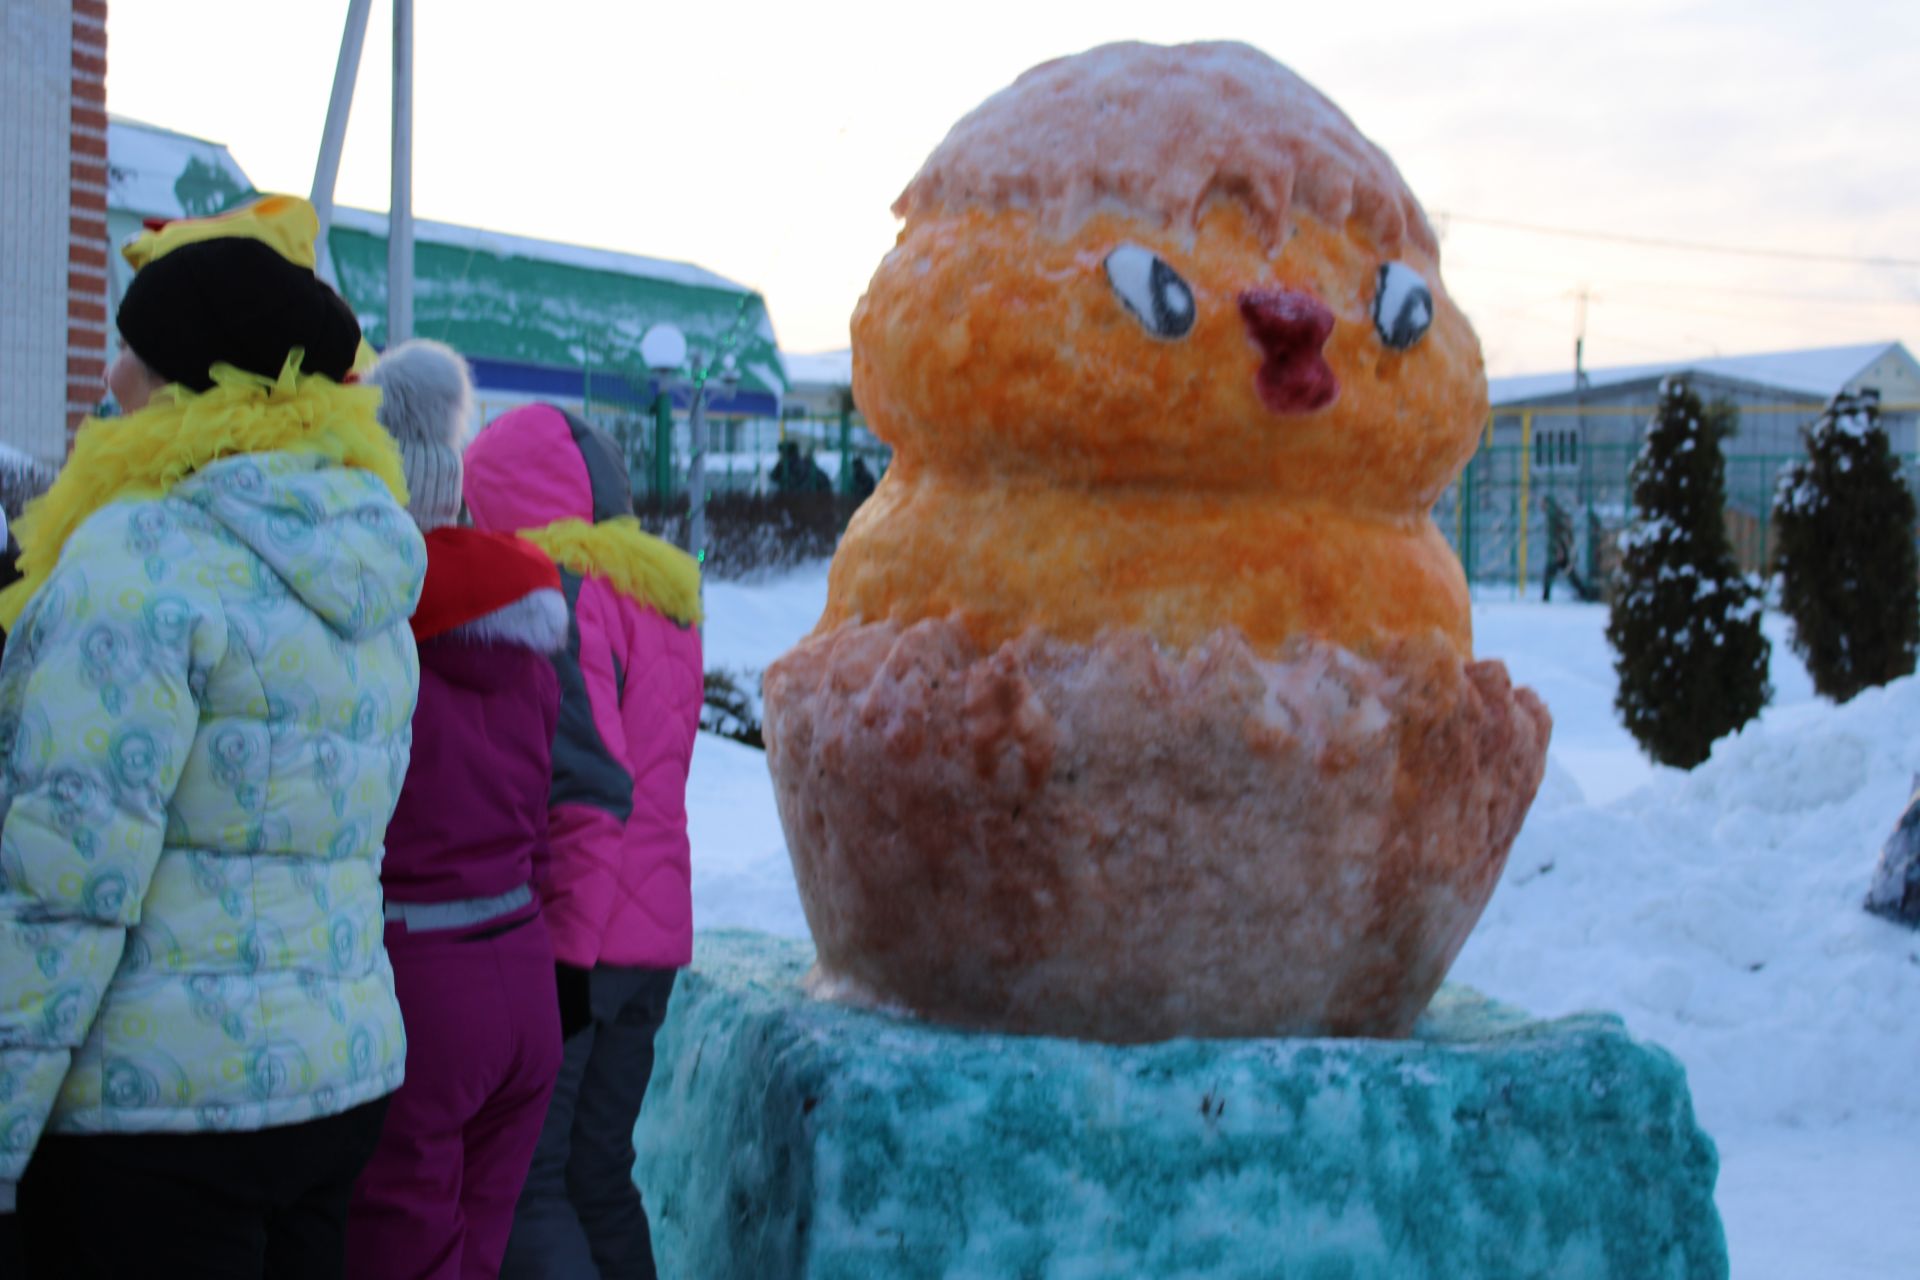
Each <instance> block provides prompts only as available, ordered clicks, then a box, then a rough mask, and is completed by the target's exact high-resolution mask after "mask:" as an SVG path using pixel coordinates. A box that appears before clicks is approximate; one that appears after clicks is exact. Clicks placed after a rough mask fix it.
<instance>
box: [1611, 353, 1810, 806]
mask: <svg viewBox="0 0 1920 1280" xmlns="http://www.w3.org/2000/svg"><path fill="white" fill-rule="evenodd" d="M1735 421H1736V419H1735V414H1734V410H1733V408H1732V406H1731V405H1716V406H1715V407H1714V408H1713V409H1712V410H1708V409H1707V408H1705V407H1704V406H1703V405H1702V404H1701V402H1700V397H1699V395H1698V394H1696V393H1695V392H1694V391H1693V389H1692V388H1691V387H1689V386H1687V385H1686V383H1685V382H1684V381H1683V380H1680V379H1674V378H1669V379H1668V380H1667V381H1666V382H1664V383H1662V384H1661V386H1660V404H1659V407H1658V408H1657V409H1656V411H1655V413H1654V416H1653V420H1652V421H1651V422H1649V423H1648V424H1647V438H1646V443H1645V444H1644V445H1643V446H1642V447H1641V450H1640V455H1639V457H1638V458H1636V459H1635V460H1634V464H1633V475H1632V481H1633V504H1634V518H1633V523H1632V524H1631V525H1630V526H1629V527H1628V528H1627V530H1626V531H1625V532H1624V533H1622V534H1621V535H1620V549H1621V552H1622V556H1621V567H1620V578H1619V581H1617V582H1616V583H1615V584H1614V592H1613V605H1612V613H1611V615H1610V616H1609V618H1608V620H1607V640H1608V642H1609V643H1610V644H1611V645H1612V646H1613V651H1614V669H1615V671H1616V672H1618V674H1619V677H1620V687H1619V690H1618V692H1617V693H1616V694H1615V695H1614V706H1615V707H1616V708H1617V709H1618V710H1619V712H1620V717H1621V719H1622V721H1623V722H1624V723H1625V724H1626V727H1627V729H1628V731H1629V732H1630V733H1632V734H1633V736H1634V738H1635V739H1637V740H1638V741H1639V743H1640V745H1641V747H1642V748H1644V749H1645V750H1646V752H1647V754H1648V755H1650V756H1652V757H1653V758H1654V759H1655V760H1658V761H1659V762H1660V763H1662V764H1669V765H1677V766H1679V767H1680V768H1683V769H1691V768H1693V766H1695V765H1697V764H1699V763H1700V762H1701V761H1703V760H1705V759H1706V758H1707V755H1708V753H1709V752H1710V751H1711V750H1712V748H1713V744H1714V742H1715V740H1716V739H1718V738H1720V737H1721V736H1722V735H1724V734H1727V733H1731V732H1732V731H1733V730H1735V729H1738V728H1739V727H1740V726H1741V725H1743V724H1745V723H1746V722H1747V721H1749V720H1751V719H1753V717H1754V716H1756V715H1758V714H1759V713H1760V709H1761V708H1762V707H1764V706H1765V705H1766V704H1767V700H1768V699H1769V698H1771V697H1772V696H1773V690H1772V688H1771V687H1770V686H1769V685H1768V683H1767V661H1768V659H1769V657H1770V656H1771V648H1770V646H1769V645H1768V643H1767V639H1766V636H1764V635H1763V634H1762V633H1761V630H1760V616H1761V613H1762V608H1763V606H1762V603H1761V596H1760V588H1759V585H1758V584H1757V583H1755V582H1752V581H1749V580H1748V579H1747V578H1745V577H1744V576H1742V575H1741V573H1740V571H1739V568H1738V566H1737V565H1736V563H1735V562H1734V558H1733V546H1732V544H1731V543H1730V542H1729V541H1728V538H1727V528H1726V476H1725V465H1724V463H1723V461H1722V459H1721V456H1720V441H1721V439H1722V438H1723V437H1725V436H1726V435H1728V434H1730V433H1731V432H1732V430H1733V427H1734V425H1735Z"/></svg>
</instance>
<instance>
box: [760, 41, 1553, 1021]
mask: <svg viewBox="0 0 1920 1280" xmlns="http://www.w3.org/2000/svg"><path fill="white" fill-rule="evenodd" d="M894 209H895V212H896V213H897V214H899V215H900V216H901V217H902V218H903V219H904V220H905V225H904V227H903V228H902V230H901V233H900V237H899V241H898V243H897V244H896V245H895V247H894V249H893V251H892V252H891V253H889V254H888V255H887V257H886V258H885V260H884V261H883V262H882V263H881V265H880V269H879V271H878V272H877V273H876V274H875V275H874V278H873V281H872V283H871V285H870V286H869V287H868V290H867V293H866V296H865V297H864V298H863V299H862V300H861V302H860V305H859V308H858V309H857V310H856V311H855V313H854V318H853V343H854V394H855V398H856V399H857V401H858V402H859V404H860V406H861V408H862V409H863V410H864V412H865V414H866V416H867V419H868V421H869V423H870V424H871V426H872V428H873V430H874V431H875V432H876V433H877V434H878V435H879V436H880V437H881V438H882V439H884V440H886V441H887V442H888V443H889V444H891V445H892V446H893V447H894V450H895V458H894V462H893V465H892V467H891V468H890V469H889V470H888V472H887V474H886V476H885V478H884V479H883V480H882V482H881V484H880V486H879V488H878V490H877V491H876V492H875V493H874V495H873V497H872V498H871V499H870V500H869V501H868V502H867V503H866V504H865V505H864V506H863V507H862V508H861V510H860V512H859V514H858V515H857V516H856V518H855V520H854V522H853V525H852V527H851V528H850V529H849V530H848V532H847V535H846V538H845V539H844V541H843V542H842V543H841V546H840V550H839V552H838V554H837V555H836V556H835V559H834V563H833V569H832V575H831V585H830V591H829V597H828V603H827V608H826V613H825V615H824V616H823V617H822V618H821V620H820V623H819V626H818V627H817V628H816V629H815V631H814V632H813V633H812V634H811V635H810V636H809V637H808V638H807V639H805V640H804V641H802V642H801V643H800V644H799V645H798V646H797V647H796V648H795V649H794V650H793V651H792V652H790V653H788V654H787V655H786V656H785V657H783V658H782V659H780V661H779V662H778V663H776V664H775V665H774V666H773V667H772V668H770V669H769V671H768V672H767V677H766V736H767V745H768V758H769V765H770V767H771V769H772V772H773V777H774V782H775V787H776V792H777V795H778V798H779V805H780V814H781V819H782V822H783V824H784V826H785V829H786V833H787V839H788V845H789V849H790V851H791V853H792V856H793V862H794V868H795V871H796V873H797V876H798V880H799V887H800V893H801V897H802V900H803V902H804V905H805V907H806V912H807V919H808V922H809V924H810V925H811V927H812V931H813V935H814V940H815V943H816V945H817V948H818V962H817V968H816V970H815V973H814V975H813V982H814V984H815V989H816V990H818V991H820V992H821V993H823V994H829V995H836V996H839V997H841V998H847V999H855V1000H861V1001H866V1002H872V1003H878V1004H886V1005H894V1006H904V1007H906V1008H909V1009H912V1010H914V1011H915V1012H917V1013H919V1014H921V1015H924V1016H926V1017H928V1018H933V1019H938V1020H942V1021H947V1022H952V1023H957V1024H960V1025H964V1026H972V1027H982V1028H995V1029H1001V1030H1009V1031H1017V1032H1033V1033H1041V1034H1051V1035H1064V1036H1075V1037H1083V1038H1093V1039H1102V1040H1110V1041H1117V1042H1132V1041H1145V1040H1156V1039H1163V1038H1167V1037H1173V1036H1267V1035H1282V1034H1333V1035H1365V1036H1401V1035H1405V1034H1406V1033H1407V1032H1408V1031H1409V1029H1410V1028H1411V1027H1412V1025H1413V1022H1414V1020H1415V1018H1416V1017H1417V1016H1418V1015H1419V1013H1420V1012H1421V1010H1422V1009H1423V1008H1424V1007H1425V1006H1426V1003H1427V1001H1428V999H1429V998H1430V997H1431V996H1432V994H1433V992H1434V990H1435V988H1436V987H1437V986H1438V985H1439V983H1440V981H1441V979H1442V978H1443V977H1444V975H1445V973H1446V971H1447V968H1448V966H1449V965H1450V964H1451V963H1452V961H1453V958H1454V956H1455V955H1456V954H1457V953H1458V951H1459V949H1460V947H1461V945H1462V944H1463V943H1464V942H1465V940H1466V937H1467V934H1468V933H1469V932H1470V931H1471V929H1472V928H1473V925H1474V922H1475V921H1476V920H1477V919H1478V918H1479V915H1480V912H1481V910H1482V909H1483V908H1484V907H1485V905H1486V901H1487V898H1488V896H1489V895H1490V894H1491V892H1492V890H1493V887H1494V883H1495V881H1496V880H1497V878H1498V876H1499V873H1500V869H1501V867H1502V865H1503V864H1504V862H1505V860H1506V855H1507V851H1508V849H1509V847H1510V846H1511V845H1512V842H1513V839H1514V836H1515V834H1516V833H1517V832H1518V830H1519V828H1520V824H1521V821H1522V819H1523V818H1524V817H1525V815H1526V812H1527V807H1528V805H1529V804H1530V803H1531V802H1532V799H1533V795H1534V792H1535V790H1536V789H1537V788H1538V786H1539V783H1540V778H1541V773H1542V769H1543V767H1544V761H1545V756H1546V748H1547V738H1548V734H1549V730H1550V720H1549V717H1548V715H1547V712H1546V709H1545V708H1544V707H1543V706H1542V705H1541V703H1540V701H1539V699H1538V698H1536V697H1535V696H1534V695H1533V693H1532V692H1531V691H1529V690H1526V689H1516V688H1514V687H1513V685H1512V684H1511V682H1510V681H1509V680H1508V677H1507V673H1506V670H1505V668H1504V667H1503V666H1502V665H1501V664H1500V663H1499V662H1497V661H1475V660H1474V658H1473V654H1472V636H1471V617H1470V613H1469V608H1468V597H1467V588H1466V581H1465V577H1464V575H1463V574H1462V572H1461V569H1460V565H1459V562H1458V561H1457V560H1456V559H1455V558H1454V556H1453V553H1452V551H1451V550H1450V549H1449V548H1448V546H1447V544H1446V543H1445V541H1444V540H1443V539H1442V538H1441V536H1440V533H1439V531H1438V530H1437V529H1436V528H1435V527H1434V524H1433V522H1432V520H1431V518H1430V515H1429V512H1430V510H1431V507H1432V505H1433V503H1434V501H1435V499H1436V498H1437V497H1438V496H1439V495H1440V493H1441V492H1442V490H1443V489H1444V488H1445V487H1446V486H1447V485H1448V484H1449V483H1450V482H1451V481H1452V480H1453V479H1454V477H1455V476H1456V475H1457V474H1458V473H1459V471H1460V468H1461V467H1462V466H1463V465H1464V464H1465V462H1466V460H1467V459H1468V457H1469V456H1470V455H1471V454H1472V452H1473V449H1474V445H1475V439H1476V436H1477V432H1478V429H1479V427H1480V424H1481V423H1482V421H1483V420H1484V418H1485V415H1486V409H1487V399H1486V378H1485V374H1484V371H1483V367H1482V363H1481V358H1480V349H1479V343H1478V341H1477V340H1476V339H1475V337H1474V334H1473V331H1472V329H1471V327H1470V326H1469V325H1468V323H1467V321H1466V319H1465V317H1464V316H1462V315H1461V313H1460V311H1459V309H1458V308H1457V307H1455V306H1454V304H1453V301H1452V299H1451V298H1449V297H1448V296H1447V292H1446V289H1445V287H1444V286H1443V284H1442V282H1441V279H1440V271H1439V257H1438V246H1437V244H1436V242H1435V239H1434V236H1433V232H1432V230H1431V228H1430V227H1429V226H1428V223H1427V220H1426V216H1425V215H1424V214H1423V213H1422V212H1421V209H1420V206H1419V205H1418V203H1417V202H1416V201H1415V200H1414V198H1413V195H1412V193H1411V192H1409V191H1408V190H1407V188H1406V185H1405V184H1404V183H1403V182H1402V181H1401V178H1400V176H1399V174H1398V172H1397V171H1396V170H1395V168H1394V166H1393V164H1392V163H1391V162H1390V161H1389V160H1388V159H1387V157H1386V156H1385V155H1384V154H1382V153H1381V152H1380V150H1379V149H1378V148H1376V147H1374V146H1373V145H1372V144H1371V143H1369V142H1368V141H1367V140H1366V139H1365V138H1364V137H1362V136H1361V135H1360V133H1359V132H1358V131H1357V130H1356V129H1355V128H1354V127H1353V125H1352V123H1351V122H1349V121H1348V120H1347V118H1346V117H1345V116H1344V115H1343V114H1342V113H1341V112H1340V111H1339V110H1338V109H1337V108H1336V107H1334V106H1333V104H1332V103H1330V102H1328V101H1327V100H1326V99H1325V98H1324V97H1322V96H1321V95H1320V94H1319V93H1318V92H1317V91H1315V90H1314V89H1313V88H1312V87H1311V86H1309V85H1308V84H1306V83H1305V82H1304V81H1302V80H1300V79H1299V78H1298V77H1297V76H1295V75H1293V74H1292V73H1291V72H1290V71H1288V70H1287V69H1286V68H1285V67H1283V66H1281V65H1280V64H1278V63H1276V62H1274V61H1273V60H1272V59H1270V58H1268V57H1267V56H1266V55H1264V54H1262V53H1260V52H1258V51H1257V50H1254V49H1251V48H1248V47H1246V46H1244V45H1237V44H1205V45H1188V46H1182V47H1176V48H1161V47H1156V46H1150V45H1140V44H1124V45H1110V46H1106V47H1103V48H1099V49H1095V50H1092V51H1090V52H1088V53H1084V54H1081V55H1079V56H1076V57H1071V58H1066V59H1062V60H1060V61H1056V62H1050V63H1047V64H1045V65H1043V66H1040V67H1036V68H1035V69H1033V70H1032V71H1029V72H1028V73H1026V74H1025V75H1023V76H1022V77H1021V78H1020V79H1019V80H1017V81H1016V82H1015V83H1014V84H1013V85H1011V86H1010V87H1009V88H1007V89H1005V90H1004V91H1002V92H1000V93H998V94H996V95H995V96H993V97H992V98H990V99H988V100H987V101H986V102H985V103H984V104H982V105H981V106H980V107H979V108H978V109H976V110H975V111H974V112H973V113H972V114H971V115H969V116H967V117H966V118H965V119H964V120H962V121H961V122H960V123H959V124H958V125H956V126H955V127H954V129H953V131H952V132H951V133H950V134H949V135H948V136H947V138H946V140H945V141H944V142H943V143H941V145H940V146H939V147H938V148H937V149H936V150H935V151H934V153H933V155H932V156H931V157H930V158H929V159H928V161H927V163H926V166H925V167H924V168H923V169H922V170H921V171H920V174H919V175H918V176H917V177H915V178H914V180H913V181H912V183H911V184H909V185H908V187H907V189H906V192H905V193H904V194H903V195H902V196H901V197H900V199H899V201H898V203H897V204H896V205H895V206H894Z"/></svg>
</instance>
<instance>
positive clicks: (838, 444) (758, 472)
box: [479, 395, 893, 502]
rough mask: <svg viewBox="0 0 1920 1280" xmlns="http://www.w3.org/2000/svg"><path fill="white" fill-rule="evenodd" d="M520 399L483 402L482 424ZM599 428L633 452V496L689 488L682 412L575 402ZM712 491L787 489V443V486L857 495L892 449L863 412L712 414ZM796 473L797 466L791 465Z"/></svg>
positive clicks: (689, 446)
mask: <svg viewBox="0 0 1920 1280" xmlns="http://www.w3.org/2000/svg"><path fill="white" fill-rule="evenodd" d="M516 403H518V402H507V401H499V402H494V401H485V400H483V401H482V402H481V404H480V405H479V416H480V421H481V422H482V423H486V422H491V421H492V420H493V419H494V418H496V417H498V416H499V415H500V414H502V413H504V412H506V411H507V410H508V409H510V408H513V407H514V405H515V404H516ZM575 407H576V409H577V410H578V411H579V412H581V413H582V415H583V416H584V417H586V418H587V419H588V420H589V421H591V422H592V423H594V425H596V426H598V427H601V428H602V429H604V430H605V431H607V432H608V433H609V434H611V435H612V436H613V438H614V439H615V440H617V441H619V443H620V447H621V449H622V451H623V452H624V453H625V454H626V457H627V468H628V474H629V478H630V480H631V482H632V487H633V494H634V497H635V498H638V499H642V500H653V501H656V502H661V501H671V500H673V499H675V498H678V497H680V496H681V495H683V494H685V493H686V491H687V474H688V471H689V469H690V468H691V466H692V462H693V434H692V428H691V426H690V424H689V423H688V421H687V415H686V413H685V412H684V411H682V412H680V413H679V414H677V415H675V416H674V417H673V418H672V419H671V421H670V422H663V421H662V420H661V419H660V418H659V417H658V415H657V410H656V406H655V405H654V404H653V403H651V402H649V403H645V404H642V403H637V402H627V401H623V400H619V399H614V398H612V397H610V396H606V395H596V396H594V397H593V398H592V399H590V400H589V401H587V403H586V404H585V405H583V406H575ZM705 430H706V436H707V454H706V462H705V472H706V483H707V492H708V493H709V494H719V493H764V492H772V491H774V490H776V489H778V488H780V487H781V483H782V482H781V479H780V477H779V476H778V475H777V474H776V470H775V469H776V467H778V466H779V465H780V463H781V454H782V449H781V446H782V444H790V445H791V446H793V448H792V450H791V453H792V456H793V458H794V460H795V464H794V465H797V466H798V468H799V479H798V480H789V481H787V483H788V484H789V485H794V486H797V487H802V488H817V487H819V486H821V485H824V486H825V487H826V488H828V489H831V490H832V491H833V492H835V493H855V492H859V491H860V490H861V489H862V488H863V487H865V486H869V485H871V484H872V483H875V482H877V481H878V480H879V478H880V476H881V475H883V474H884V473H885V472H886V469H887V466H888V464H889V463H890V462H891V461H892V460H893V451H892V450H891V449H890V448H888V447H887V446H886V445H884V444H882V443H881V442H880V441H879V440H878V439H876V438H875V437H874V436H873V434H872V433H871V432H870V431H868V430H867V428H866V424H865V423H864V422H862V421H861V419H860V415H859V414H857V413H855V414H850V415H848V416H847V418H846V419H845V420H844V421H843V420H841V419H839V418H785V419H774V418H733V417H724V416H719V415H712V416H709V417H708V418H707V420H706V424H705ZM789 470H791V467H790V468H789Z"/></svg>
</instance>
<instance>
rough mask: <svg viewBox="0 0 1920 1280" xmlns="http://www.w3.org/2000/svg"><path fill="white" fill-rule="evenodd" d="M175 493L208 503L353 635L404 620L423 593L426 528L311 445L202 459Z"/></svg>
mask: <svg viewBox="0 0 1920 1280" xmlns="http://www.w3.org/2000/svg"><path fill="white" fill-rule="evenodd" d="M172 496H173V497H176V498H179V499H181V500H183V501H186V502H190V503H192V504H193V505H194V506H196V507H199V508H200V509H201V510H202V511H205V512H206V513H207V515H208V516H209V517H211V518H212V519H213V521H214V522H215V523H216V524H218V525H219V526H220V527H221V528H222V529H224V530H225V531H226V532H227V533H228V534H230V535H231V536H232V537H234V538H235V539H236V540H238V541H239V542H240V543H241V544H243V545H244V546H246V547H247V548H248V549H249V550H251V551H252V552H253V553H254V554H255V555H257V556H258V557H259V558H260V559H261V560H262V561H263V562H264V563H265V564H266V567H267V570H268V571H269V572H270V573H271V574H272V575H273V576H274V578H275V579H276V580H277V581H278V582H279V583H280V584H282V586H283V587H284V589H285V591H286V592H287V594H289V595H291V596H294V597H295V598H297V599H299V601H300V602H301V603H302V604H304V605H305V606H306V607H307V608H308V609H311V610H312V611H313V612H314V613H315V614H317V615H318V616H319V617H320V619H321V620H322V621H324V622H325V623H326V624H327V625H328V626H329V627H330V628H332V629H333V630H334V631H336V632H338V633H339V634H340V635H342V636H344V637H346V638H347V639H349V640H361V639H365V638H366V637H368V636H372V635H377V634H378V633H380V632H381V631H384V630H386V629H387V628H388V627H391V626H395V625H397V624H399V623H402V622H405V621H406V619H407V618H408V617H409V616H410V615H411V614H412V613H413V610H414V606H415V604H417V603H418V602H419V599H420V587H421V580H422V578H423V576H424V575H425V573H426V566H427V555H426V547H425V545H424V544H423V543H422V542H421V538H420V531H419V529H417V528H415V527H414V523H413V521H412V520H411V519H410V518H409V517H408V516H407V513H406V510H405V509H404V508H402V507H401V506H400V505H399V504H398V503H396V502H395V501H394V500H393V495H392V494H391V493H390V492H388V490H387V487H386V485H385V484H384V483H382V482H381V480H380V479H379V478H378V477H376V476H374V475H373V474H371V473H369V472H366V471H362V470H359V469H357V468H352V467H343V466H340V465H339V464H337V463H333V462H329V461H328V460H327V459H325V458H321V457H318V456H316V455H313V454H306V453H254V454H245V455H242V456H239V457H234V458H226V459H222V460H221V461H218V462H214V463H211V464H209V465H208V466H206V467H203V468H201V469H200V470H199V471H197V472H195V473H194V474H193V475H191V476H189V477H187V478H186V479H185V480H182V481H181V482H180V483H179V484H178V485H177V486H175V487H174V489H173V493H172Z"/></svg>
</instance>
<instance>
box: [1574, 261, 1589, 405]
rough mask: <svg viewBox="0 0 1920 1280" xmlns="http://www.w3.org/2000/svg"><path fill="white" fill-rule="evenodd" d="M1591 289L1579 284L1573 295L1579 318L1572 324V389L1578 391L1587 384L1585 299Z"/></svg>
mask: <svg viewBox="0 0 1920 1280" xmlns="http://www.w3.org/2000/svg"><path fill="white" fill-rule="evenodd" d="M1591 292H1592V291H1591V290H1590V289H1589V288H1588V286H1586V285H1584V284H1583V285H1581V286H1580V288H1579V291H1578V292H1576V293H1575V294H1574V297H1576V298H1578V299H1579V300H1580V313H1579V317H1580V318H1579V320H1578V322H1577V323H1576V324H1575V325H1574V334H1573V389H1574V390H1575V391H1579V390H1581V389H1583V388H1584V387H1585V386H1586V385H1587V363H1586V356H1587V299H1588V297H1589V296H1590V294H1591Z"/></svg>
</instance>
